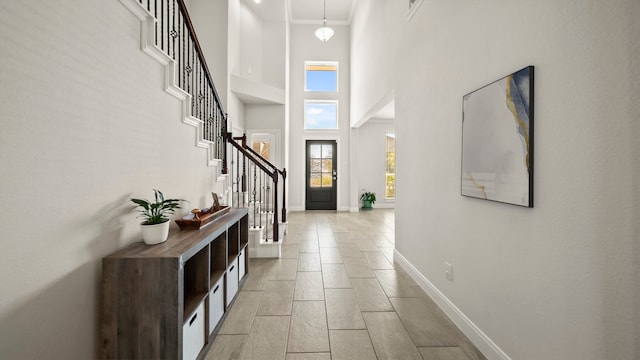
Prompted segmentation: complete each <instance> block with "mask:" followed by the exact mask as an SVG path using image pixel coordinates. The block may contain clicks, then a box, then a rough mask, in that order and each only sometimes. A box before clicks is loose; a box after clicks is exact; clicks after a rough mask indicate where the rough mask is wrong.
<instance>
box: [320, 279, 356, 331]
mask: <svg viewBox="0 0 640 360" xmlns="http://www.w3.org/2000/svg"><path fill="white" fill-rule="evenodd" d="M324 296H325V303H326V308H327V322H328V324H329V329H341V330H345V329H365V328H366V327H365V325H364V320H363V319H362V313H361V312H360V307H359V306H358V301H357V300H356V295H355V293H354V291H353V289H325V290H324Z"/></svg>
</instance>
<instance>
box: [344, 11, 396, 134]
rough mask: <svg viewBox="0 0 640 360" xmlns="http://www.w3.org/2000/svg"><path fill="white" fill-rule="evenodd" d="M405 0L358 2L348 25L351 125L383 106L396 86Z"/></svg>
mask: <svg viewBox="0 0 640 360" xmlns="http://www.w3.org/2000/svg"><path fill="white" fill-rule="evenodd" d="M407 3H408V0H403V1H397V0H396V1H393V0H376V1H357V2H356V8H355V11H354V16H353V20H352V24H351V61H352V64H353V66H352V67H351V81H352V83H351V93H352V94H354V95H356V94H357V96H353V97H352V98H351V125H352V126H356V125H358V126H359V125H361V124H362V123H363V122H365V121H367V120H368V119H369V118H370V117H371V116H372V115H374V114H375V112H377V110H380V108H379V107H381V106H384V105H386V104H387V103H388V102H389V101H390V100H393V97H392V96H391V98H389V93H390V92H391V91H392V90H393V89H394V87H395V60H396V54H398V55H399V56H404V55H403V54H401V53H398V44H399V41H398V40H399V37H400V26H399V24H398V19H399V18H400V17H401V16H403V15H404V14H405V11H404V10H405V8H406V6H407Z"/></svg>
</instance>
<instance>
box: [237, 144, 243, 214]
mask: <svg viewBox="0 0 640 360" xmlns="http://www.w3.org/2000/svg"><path fill="white" fill-rule="evenodd" d="M239 154H240V151H238V149H236V159H237V160H238V161H237V162H236V184H237V190H238V191H237V193H238V207H242V206H240V155H239Z"/></svg>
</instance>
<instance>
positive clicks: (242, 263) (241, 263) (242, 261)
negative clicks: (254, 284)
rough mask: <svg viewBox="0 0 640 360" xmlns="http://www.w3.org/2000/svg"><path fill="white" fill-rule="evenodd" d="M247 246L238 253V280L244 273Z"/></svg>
mask: <svg viewBox="0 0 640 360" xmlns="http://www.w3.org/2000/svg"><path fill="white" fill-rule="evenodd" d="M246 253H247V248H246V247H245V248H243V249H242V250H240V253H239V254H238V280H242V278H243V277H244V274H245V268H244V266H245V260H246Z"/></svg>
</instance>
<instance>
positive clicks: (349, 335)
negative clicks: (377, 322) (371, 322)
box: [329, 330, 377, 360]
mask: <svg viewBox="0 0 640 360" xmlns="http://www.w3.org/2000/svg"><path fill="white" fill-rule="evenodd" d="M329 339H330V342H331V359H332V360H376V359H377V358H376V353H375V351H374V350H373V345H372V344H371V339H370V338H369V333H368V332H367V330H329Z"/></svg>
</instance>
